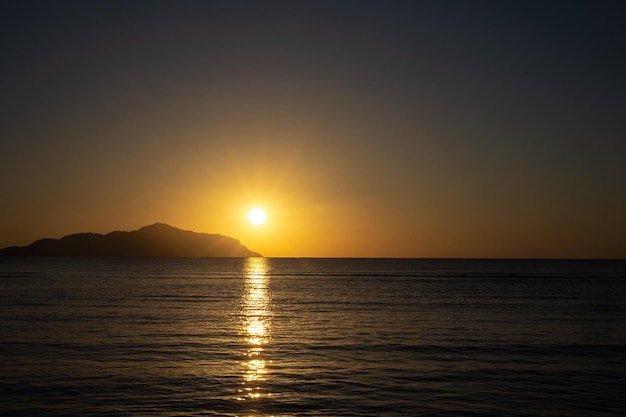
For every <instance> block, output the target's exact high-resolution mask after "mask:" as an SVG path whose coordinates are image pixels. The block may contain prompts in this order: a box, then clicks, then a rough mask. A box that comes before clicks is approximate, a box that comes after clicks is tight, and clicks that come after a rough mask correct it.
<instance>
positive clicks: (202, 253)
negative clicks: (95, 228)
mask: <svg viewBox="0 0 626 417" xmlns="http://www.w3.org/2000/svg"><path fill="white" fill-rule="evenodd" d="M0 256H68V257H81V256H83V257H88V256H93V257H133V256H137V257H189V258H199V257H258V256H262V255H261V254H259V253H257V252H254V251H251V250H250V249H248V248H247V247H245V246H244V245H242V244H241V242H239V240H238V239H235V238H232V237H229V236H224V235H221V234H209V233H197V232H192V231H190V230H183V229H179V228H177V227H174V226H170V225H168V224H165V223H154V224H152V225H148V226H144V227H142V228H140V229H138V230H133V231H129V232H127V231H119V230H116V231H113V232H110V233H107V234H99V233H92V232H83V233H75V234H71V235H67V236H63V237H62V238H60V239H50V238H44V239H39V240H36V241H34V242H33V243H31V244H30V245H27V246H10V247H7V248H4V249H0Z"/></svg>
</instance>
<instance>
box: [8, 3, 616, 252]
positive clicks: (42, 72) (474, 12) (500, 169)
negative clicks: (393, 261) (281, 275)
mask: <svg viewBox="0 0 626 417" xmlns="http://www.w3.org/2000/svg"><path fill="white" fill-rule="evenodd" d="M625 5H626V3H625V2H622V1H588V2H581V1H464V0H463V1H445V0H442V1H439V0H437V1H434V0H433V1H417V0H416V1H308V2H303V1H283V2H257V1H245V2H244V1H165V2H161V1H106V2H90V1H76V2H68V1H43V2H37V1H27V2H23V1H18V2H3V5H2V12H0V30H1V32H2V36H1V57H0V59H1V60H2V64H1V66H0V74H1V77H0V89H1V90H0V107H1V113H0V247H5V246H10V245H26V244H29V243H31V242H32V241H34V240H35V239H39V238H42V237H53V238H59V237H61V236H63V235H67V234H71V233H77V232H85V231H91V232H98V233H108V232H110V231H113V230H134V229H137V228H139V227H142V226H144V225H148V224H151V223H154V222H163V223H168V224H171V225H173V226H176V227H180V228H183V229H188V230H194V231H197V232H207V233H220V234H224V235H228V236H232V237H236V238H238V239H239V240H241V242H242V243H243V244H244V245H246V246H248V247H249V248H250V249H252V250H255V251H259V252H261V253H263V254H264V255H265V256H311V257H317V256H331V257H343V256H350V257H351V256H363V257H370V256H374V257H564V258H570V257H574V258H577V257H583V258H594V257H600V258H626V219H625V218H624V216H625V215H626V134H625V132H626V129H625V128H626V27H625V25H624V16H625V15H626V14H625V12H626V6H625ZM253 206H263V207H265V208H266V211H267V212H268V217H269V218H268V222H267V223H266V224H265V225H263V226H260V227H253V226H251V225H250V224H249V223H248V222H247V220H246V213H247V211H248V210H249V209H250V208H251V207H253Z"/></svg>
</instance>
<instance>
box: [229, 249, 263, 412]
mask: <svg viewBox="0 0 626 417" xmlns="http://www.w3.org/2000/svg"><path fill="white" fill-rule="evenodd" d="M268 284H269V270H268V262H267V260H266V259H265V258H248V259H247V260H246V265H245V289H244V293H243V296H242V302H241V305H242V313H241V317H242V324H243V331H242V333H243V335H244V336H245V338H246V339H245V340H246V344H247V348H246V352H245V355H246V357H247V359H246V360H245V361H243V362H242V366H243V382H242V388H241V389H240V390H239V396H238V397H237V398H238V399H239V400H240V401H244V400H249V399H252V398H259V397H266V396H270V395H271V394H270V393H269V392H267V390H266V389H265V388H264V385H265V381H267V378H268V363H267V361H266V359H265V355H264V352H265V348H266V347H265V345H267V343H268V342H269V340H270V325H271V311H270V294H269V290H268Z"/></svg>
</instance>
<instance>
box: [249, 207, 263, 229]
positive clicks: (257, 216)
mask: <svg viewBox="0 0 626 417" xmlns="http://www.w3.org/2000/svg"><path fill="white" fill-rule="evenodd" d="M266 219H267V215H266V214H265V211H263V209H260V208H258V207H257V208H253V209H252V210H250V211H249V212H248V220H250V223H252V224H256V225H261V224H263V223H265V220H266Z"/></svg>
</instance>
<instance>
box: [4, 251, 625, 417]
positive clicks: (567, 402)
mask: <svg viewBox="0 0 626 417" xmlns="http://www.w3.org/2000/svg"><path fill="white" fill-rule="evenodd" d="M624 409H626V262H625V261H548V260H542V261H530V260H525V261H520V260H396V259H393V260H392V259H379V260H376V259H266V258H249V259H149V258H144V259H78V258H74V259H69V258H67V259H62V258H58V259H43V258H41V259H35V258H22V259H18V258H4V259H3V258H0V414H2V415H8V416H83V417H84V416H471V415H476V416H499V417H500V416H617V415H623V413H624Z"/></svg>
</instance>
